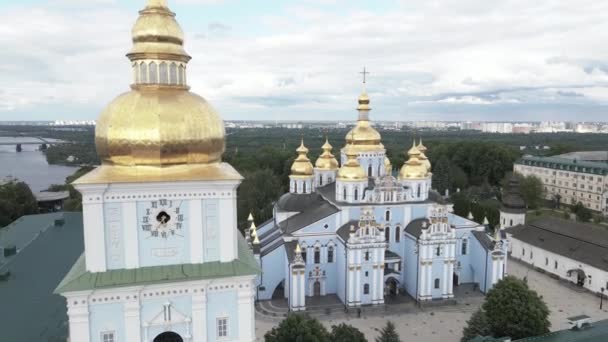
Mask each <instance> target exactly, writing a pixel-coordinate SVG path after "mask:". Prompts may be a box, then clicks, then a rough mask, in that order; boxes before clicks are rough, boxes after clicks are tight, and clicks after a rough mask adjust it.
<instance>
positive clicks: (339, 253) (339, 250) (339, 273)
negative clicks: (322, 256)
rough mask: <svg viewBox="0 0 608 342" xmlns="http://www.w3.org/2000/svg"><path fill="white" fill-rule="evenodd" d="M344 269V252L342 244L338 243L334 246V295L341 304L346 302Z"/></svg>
mask: <svg viewBox="0 0 608 342" xmlns="http://www.w3.org/2000/svg"><path fill="white" fill-rule="evenodd" d="M346 269H347V267H346V251H345V248H344V245H343V244H342V242H338V243H337V246H336V279H337V281H336V290H337V291H336V294H337V295H338V297H339V298H340V300H341V301H342V303H345V302H346V295H345V286H346V279H345V277H346V275H345V272H346V271H345V270H346Z"/></svg>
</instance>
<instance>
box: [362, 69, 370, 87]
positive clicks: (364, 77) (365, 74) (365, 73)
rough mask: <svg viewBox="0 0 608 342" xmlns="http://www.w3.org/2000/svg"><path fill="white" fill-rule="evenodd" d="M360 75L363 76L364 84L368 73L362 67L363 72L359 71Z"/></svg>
mask: <svg viewBox="0 0 608 342" xmlns="http://www.w3.org/2000/svg"><path fill="white" fill-rule="evenodd" d="M360 74H363V84H365V82H366V81H367V75H369V71H367V69H365V67H363V71H361V72H360Z"/></svg>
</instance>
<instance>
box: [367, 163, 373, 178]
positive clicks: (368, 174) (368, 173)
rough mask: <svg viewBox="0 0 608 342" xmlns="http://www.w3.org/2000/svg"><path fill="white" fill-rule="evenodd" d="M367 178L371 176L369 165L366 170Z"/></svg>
mask: <svg viewBox="0 0 608 342" xmlns="http://www.w3.org/2000/svg"><path fill="white" fill-rule="evenodd" d="M367 176H368V177H371V176H372V166H371V165H370V166H369V167H368V168H367Z"/></svg>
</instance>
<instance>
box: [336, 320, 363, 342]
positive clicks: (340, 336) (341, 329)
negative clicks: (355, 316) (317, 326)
mask: <svg viewBox="0 0 608 342" xmlns="http://www.w3.org/2000/svg"><path fill="white" fill-rule="evenodd" d="M329 339H330V340H331V341H332V342H367V339H366V338H365V335H363V333H362V332H361V331H360V330H359V329H357V328H355V327H353V326H352V325H348V324H345V323H342V324H340V325H333V326H332V327H331V333H330V335H329Z"/></svg>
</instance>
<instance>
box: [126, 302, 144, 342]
mask: <svg viewBox="0 0 608 342" xmlns="http://www.w3.org/2000/svg"><path fill="white" fill-rule="evenodd" d="M124 310H125V311H124V315H125V340H126V341H141V318H140V306H139V300H138V299H132V300H129V301H128V302H126V303H125V304H124Z"/></svg>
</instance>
